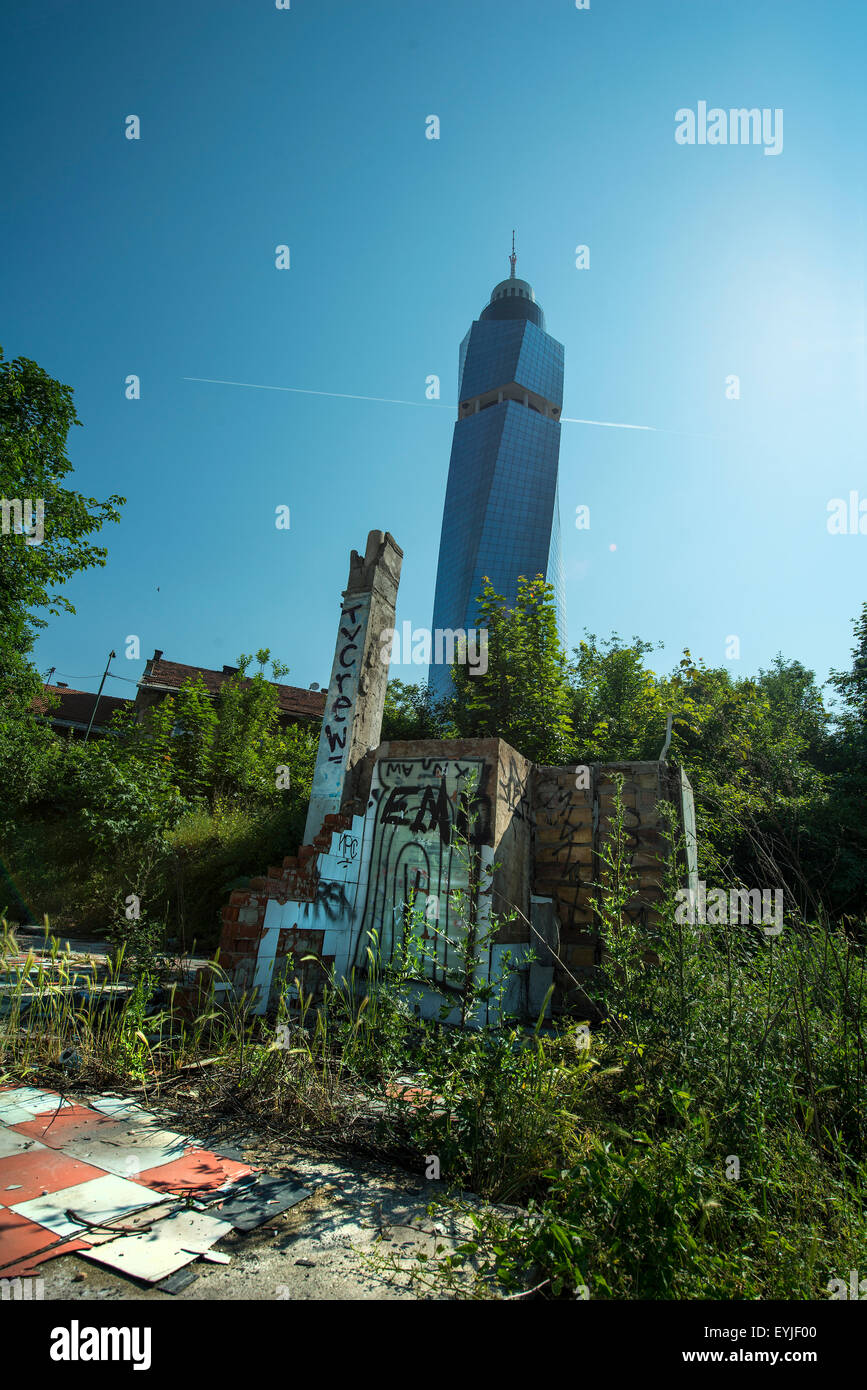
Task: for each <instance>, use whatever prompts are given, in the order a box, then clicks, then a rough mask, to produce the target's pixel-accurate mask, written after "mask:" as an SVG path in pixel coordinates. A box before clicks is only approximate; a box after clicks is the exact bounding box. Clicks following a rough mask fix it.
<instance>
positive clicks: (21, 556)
mask: <svg viewBox="0 0 867 1390" xmlns="http://www.w3.org/2000/svg"><path fill="white" fill-rule="evenodd" d="M80 423H81V422H80V420H79V419H78V417H77V415H76V413H75V407H74V405H73V401H72V390H71V389H70V387H68V386H63V385H61V384H60V383H59V382H57V381H54V380H53V379H52V378H51V377H50V376H49V375H48V373H47V372H45V371H43V369H42V368H41V367H40V366H38V365H37V363H36V362H32V361H31V360H30V359H29V358H26V357H19V358H17V359H16V360H15V361H13V362H10V361H8V360H7V359H6V358H5V357H4V355H3V351H2V348H0V498H5V499H6V500H7V501H8V502H11V501H12V500H13V499H18V500H19V501H20V502H21V503H22V506H23V503H24V501H25V500H27V499H29V500H30V502H31V504H32V505H33V507H34V509H35V507H36V504H37V502H39V501H40V500H41V501H42V502H44V506H45V517H44V523H43V527H44V536H43V539H42V541H41V543H40V544H28V543H27V538H26V537H25V536H24V535H21V534H14V533H10V534H8V535H0V549H2V564H0V707H2V706H3V705H6V706H7V707H11V708H15V709H20V708H22V707H26V706H27V705H28V704H29V703H30V699H32V696H33V694H34V693H36V688H37V682H36V680H35V676H34V674H33V672H32V670H31V669H30V667H29V666H28V663H27V657H28V654H29V653H30V651H31V649H32V646H33V642H34V638H35V633H36V631H37V629H39V628H41V627H44V626H45V619H44V618H42V617H40V616H38V615H36V614H34V612H33V610H34V609H40V608H41V609H47V610H48V612H49V613H50V614H57V613H59V612H61V611H65V612H68V613H74V612H75V609H74V608H73V606H72V604H71V603H70V601H69V599H68V598H66V597H65V595H63V594H61V593H59V592H58V589H59V587H60V586H62V585H63V584H64V583H65V581H66V580H67V579H69V578H70V576H71V575H73V574H77V573H78V572H79V571H81V570H86V569H90V568H91V567H92V566H94V565H104V564H105V557H106V551H105V549H104V548H103V547H101V546H97V545H94V544H93V543H92V541H91V537H92V536H93V535H94V533H96V532H97V531H99V530H100V529H101V527H102V526H103V524H104V523H105V522H106V521H119V520H120V512H119V510H118V508H119V507H120V506H121V505H122V504H123V502H124V501H125V499H124V498H123V497H119V496H116V495H115V494H112V495H111V496H110V497H109V498H108V499H107V500H106V501H105V502H99V501H97V499H96V498H95V497H85V496H83V495H82V494H81V493H80V492H75V491H73V490H71V489H70V488H67V487H64V485H63V479H64V478H65V477H66V476H67V474H68V473H70V472H71V471H72V464H71V462H70V461H69V458H68V457H67V452H66V450H67V436H68V434H69V431H70V429H71V428H72V427H73V426H74V425H80Z"/></svg>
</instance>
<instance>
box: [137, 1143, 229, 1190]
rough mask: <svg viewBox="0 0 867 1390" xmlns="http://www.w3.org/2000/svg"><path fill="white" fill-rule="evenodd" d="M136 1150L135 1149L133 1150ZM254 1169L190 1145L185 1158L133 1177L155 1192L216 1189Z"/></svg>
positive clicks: (149, 1169) (148, 1169)
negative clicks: (192, 1147) (191, 1147)
mask: <svg viewBox="0 0 867 1390" xmlns="http://www.w3.org/2000/svg"><path fill="white" fill-rule="evenodd" d="M131 1152H134V1150H131ZM252 1171H253V1169H252V1168H250V1167H249V1166H248V1165H247V1164H246V1163H236V1162H235V1161H234V1159H231V1158H218V1157H217V1155H216V1154H213V1153H211V1152H210V1151H209V1150H208V1149H190V1150H189V1152H188V1153H187V1154H186V1155H185V1156H184V1158H176V1159H174V1160H173V1161H172V1162H171V1163H162V1164H160V1166H159V1168H146V1169H145V1171H144V1172H143V1173H139V1174H138V1175H137V1177H135V1178H134V1179H133V1181H134V1182H140V1183H141V1184H142V1185H143V1186H144V1187H150V1188H152V1189H153V1191H154V1192H178V1193H183V1194H184V1195H186V1194H187V1193H195V1192H213V1191H214V1190H215V1189H216V1188H218V1187H222V1186H223V1184H224V1183H226V1182H236V1181H237V1179H238V1178H246V1177H247V1176H248V1175H249V1174H250V1173H252Z"/></svg>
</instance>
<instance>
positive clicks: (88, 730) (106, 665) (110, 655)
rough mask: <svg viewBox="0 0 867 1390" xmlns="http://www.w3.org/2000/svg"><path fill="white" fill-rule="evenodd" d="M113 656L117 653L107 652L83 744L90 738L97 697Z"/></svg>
mask: <svg viewBox="0 0 867 1390" xmlns="http://www.w3.org/2000/svg"><path fill="white" fill-rule="evenodd" d="M115 656H117V652H109V654H108V661H107V662H106V663H105V670H104V671H103V673H102V680H101V681H100V682H99V689H98V690H97V692H96V699H95V700H94V702H93V710H92V712H91V716H90V723H89V724H88V726H87V733H86V734H85V735H84V741H85V743H87V740H88V739H89V738H90V731H91V729H92V728H93V721H94V719H95V718H96V709H97V705H98V704H99V697H100V695H101V694H102V687H103V686H104V685H105V678H106V676H107V675H108V668H109V666H110V665H111V662H112V658H113V657H115Z"/></svg>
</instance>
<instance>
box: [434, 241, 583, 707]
mask: <svg viewBox="0 0 867 1390" xmlns="http://www.w3.org/2000/svg"><path fill="white" fill-rule="evenodd" d="M510 261H511V265H512V273H511V275H510V277H509V279H508V280H502V281H501V282H500V284H499V285H496V286H495V287H494V290H493V293H492V294H491V299H490V303H489V304H488V305H486V307H485V308H484V309H483V310H482V312H481V314H480V315H479V317H478V319H476V321H475V322H474V323H473V325H472V327H471V328H470V331H469V333H468V334H467V336H466V337H465V338H464V340H463V342H462V343H461V352H460V364H459V367H458V418H457V421H456V423H455V429H454V436H453V439H452V452H451V460H450V462H449V477H448V485H447V488H446V500H445V508H444V510H443V525H442V533H441V536H440V551H439V563H438V566H437V582H436V594H435V597H434V613H433V629H434V631H436V629H437V628H440V629H448V628H451V629H455V628H464V629H466V628H470V627H474V626H475V625H476V613H477V609H476V602H475V601H476V598H477V596H478V594H479V593H480V592H481V588H482V580H483V578H484V576H485V575H487V576H488V578H489V579H490V581H491V583H492V584H493V586H494V589H495V591H496V593H498V594H503V595H504V596H505V598H506V599H507V601H509V602H512V603H513V602H514V601H515V598H516V596H517V592H518V576H519V575H524V576H525V577H526V578H527V579H534V578H535V576H536V575H537V574H542V575H544V576H545V578H546V579H547V581H548V583H549V584H553V586H554V596H555V600H556V605H557V629H558V632H559V634H560V641H561V643H562V644H563V646H564V647H565V644H566V596H565V587H564V583H563V558H562V553H561V546H560V504H559V497H558V487H557V473H558V465H559V457H560V412H561V410H562V406H563V345H562V343H558V342H557V341H556V339H555V338H552V337H551V336H550V335H549V334H548V333H546V332H545V316H544V314H543V313H542V309H541V307H540V306H539V305H538V304H537V303H536V296H535V294H534V293H533V289H532V286H531V285H529V284H528V283H527V281H526V280H518V279H516V277H515V254H514V249H513V252H512V255H511V257H510ZM429 679H430V684H431V687H432V689H433V691H434V692H435V693H436V694H438V695H444V694H448V693H449V692H450V690H451V688H452V687H451V676H450V674H449V669H448V667H444V666H437V665H432V666H431V668H430V678H429Z"/></svg>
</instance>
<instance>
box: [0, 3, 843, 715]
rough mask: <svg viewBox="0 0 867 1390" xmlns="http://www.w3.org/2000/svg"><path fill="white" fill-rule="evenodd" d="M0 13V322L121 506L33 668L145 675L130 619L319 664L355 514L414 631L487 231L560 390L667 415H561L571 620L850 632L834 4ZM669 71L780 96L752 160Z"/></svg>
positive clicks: (776, 639)
mask: <svg viewBox="0 0 867 1390" xmlns="http://www.w3.org/2000/svg"><path fill="white" fill-rule="evenodd" d="M4 10H5V13H4V20H3V26H4V42H3V53H2V57H0V78H2V80H0V104H2V115H3V131H4V137H5V150H4V155H3V191H4V199H3V208H2V213H0V217H2V224H0V225H2V233H0V235H2V246H3V256H2V269H0V280H2V315H0V332H2V342H3V345H4V348H5V350H6V353H7V356H10V357H13V356H18V355H24V356H28V357H32V358H35V359H36V360H37V361H38V362H39V363H40V364H41V365H42V366H43V367H45V368H46V369H47V370H48V371H49V372H50V373H51V374H52V375H53V376H55V377H57V378H59V379H60V380H61V381H64V382H67V383H69V384H70V385H71V386H72V387H73V388H74V390H75V399H76V404H77V409H78V412H79V415H80V417H81V419H82V421H83V422H84V426H85V428H84V429H82V430H78V431H75V433H74V436H73V438H72V446H71V451H72V452H71V456H72V458H73V462H74V464H75V468H76V472H75V474H74V477H73V481H74V485H75V486H77V487H78V488H80V489H81V490H82V491H84V492H85V493H87V494H93V495H95V496H98V497H104V496H107V495H108V494H109V493H111V492H118V493H121V494H123V495H125V496H126V497H127V498H128V499H129V500H128V502H127V505H126V507H125V509H124V519H123V522H122V524H121V525H119V526H112V527H109V528H107V529H106V530H105V531H104V532H103V536H104V539H105V542H106V543H107V545H108V547H109V560H108V564H107V567H106V568H105V569H102V570H94V571H92V572H90V573H88V574H86V575H83V576H80V577H78V578H77V579H76V580H74V581H73V582H72V583H71V584H70V585H69V586H68V593H69V596H70V598H71V599H72V601H73V602H74V603H75V605H76V607H77V609H78V612H77V616H75V617H74V618H73V617H63V618H59V619H55V620H52V622H51V625H50V627H49V628H48V630H47V632H46V633H45V634H44V636H43V637H42V638H41V639H40V641H39V644H38V648H37V654H36V656H37V662H38V664H39V666H40V669H42V670H43V671H44V670H46V669H47V668H48V667H49V666H56V668H57V673H58V674H57V677H56V679H65V680H67V681H68V683H69V684H71V685H73V686H78V687H80V688H84V689H95V688H96V685H97V683H98V675H99V673H100V672H101V671H102V667H103V665H104V662H105V657H106V655H107V653H108V651H109V649H110V648H111V647H115V649H116V650H117V651H118V654H119V655H118V659H117V660H116V661H115V662H114V663H113V669H114V670H115V671H117V672H118V674H120V675H123V676H125V677H127V679H130V680H132V679H135V678H137V677H138V676H139V674H140V673H141V670H142V661H138V662H134V661H128V660H125V659H124V656H123V643H124V640H125V638H126V637H127V635H128V634H137V635H138V636H139V638H140V640H141V651H142V658H144V657H146V656H149V655H150V654H151V653H152V651H153V649H154V648H155V647H160V648H162V649H163V651H164V652H165V655H166V657H167V658H169V659H171V660H176V661H184V662H189V663H193V664H201V665H206V666H217V667H219V666H221V665H222V664H223V663H224V662H228V663H233V662H234V661H235V659H236V657H237V655H238V653H239V652H240V651H242V650H243V651H248V652H250V651H255V650H256V649H257V648H258V647H261V646H269V647H270V648H271V649H272V651H273V652H274V654H275V655H276V656H278V657H279V658H280V659H282V660H284V661H286V662H287V663H288V664H289V666H290V667H291V673H290V675H289V677H288V680H289V681H291V682H293V683H297V684H300V685H307V684H309V683H310V682H311V681H320V682H325V681H327V679H328V674H329V670H330V664H331V657H332V652H333V643H334V636H335V623H336V615H337V607H338V602H339V595H340V590H341V588H342V586H343V584H344V582H345V578H346V571H347V565H348V554H349V551H350V549H351V548H353V547H356V548H363V546H364V541H365V538H366V535H367V532H368V530H369V529H371V528H372V527H380V528H383V529H387V530H390V531H391V532H392V533H393V535H394V536H395V538H396V539H397V541H398V543H399V544H400V545H401V546H402V547H403V549H404V552H405V559H404V568H403V577H402V581H401V592H400V599H399V607H398V621H401V622H402V621H403V620H405V619H408V620H409V621H411V622H412V624H413V626H414V627H421V626H425V627H426V626H428V625H429V623H430V618H431V609H432V602H433V591H434V579H435V573H436V557H437V549H438V544H439V532H440V521H441V517H442V504H443V498H444V494H445V484H446V475H447V470H448V460H449V449H450V444H451V433H452V424H453V418H454V417H453V411H452V407H453V405H454V401H455V391H456V384H455V382H456V372H457V354H458V345H459V343H460V340H461V338H462V337H463V335H464V333H465V332H466V330H467V328H468V327H469V325H470V323H471V321H472V320H473V319H474V318H475V317H477V316H478V314H479V312H480V311H481V309H482V307H483V306H484V304H485V303H486V301H487V299H488V296H489V294H490V291H491V289H492V287H493V285H494V284H495V283H496V282H497V281H498V280H500V279H501V278H503V277H504V276H505V275H507V274H508V260H507V255H508V251H509V242H510V235H511V229H512V227H513V226H514V227H517V229H518V253H519V259H518V274H519V275H520V276H523V277H525V278H526V279H528V280H529V281H531V283H532V284H533V285H534V286H535V289H536V295H537V298H538V299H539V301H540V302H541V304H542V306H543V308H544V309H545V313H546V316H547V327H548V331H549V332H551V333H552V334H553V335H554V336H555V337H556V338H558V339H560V341H562V342H563V343H564V344H565V347H566V389H565V400H564V412H563V413H564V415H565V416H567V417H582V418H588V419H592V420H601V421H613V422H624V423H631V424H639V425H651V426H653V427H654V430H655V431H656V432H649V431H634V430H623V429H606V428H600V427H597V426H590V425H583V424H564V426H563V433H562V447H561V465H560V500H561V514H562V522H563V534H564V544H565V557H564V558H565V567H566V585H567V606H568V621H569V631H570V640H571V641H572V642H573V643H574V642H577V641H578V639H579V638H580V636H581V633H582V630H583V629H584V628H585V627H588V628H590V629H591V630H592V631H594V632H596V633H598V634H607V633H608V632H609V631H611V630H612V629H617V630H619V631H620V632H621V634H623V635H625V636H631V635H632V634H634V633H637V634H640V635H641V636H643V637H645V638H652V639H654V640H656V639H661V640H663V641H664V643H665V650H664V652H662V653H660V654H659V655H658V656H657V658H656V662H655V665H656V666H657V669H669V668H670V667H671V666H673V665H674V664H675V662H676V661H677V659H678V657H679V654H680V651H681V649H682V648H683V647H684V646H688V647H689V648H690V649H691V651H692V653H693V655H694V656H695V657H703V658H704V659H705V660H706V661H708V662H709V663H712V664H719V663H722V662H723V661H724V660H725V643H726V638H727V637H728V636H730V635H732V634H734V635H737V636H739V638H740V643H741V659H740V661H738V662H732V663H731V664H732V667H733V669H734V670H735V671H737V672H739V673H741V674H747V673H750V672H754V671H755V670H757V669H758V667H760V666H766V665H767V664H768V663H769V662H770V661H771V660H772V659H773V656H774V654H775V653H776V652H777V651H778V650H782V651H783V653H784V654H786V655H787V656H797V657H799V658H800V659H801V660H803V661H804V662H806V663H807V664H808V665H810V666H812V667H813V668H814V669H816V671H817V673H818V674H819V676H820V678H821V679H824V677H825V675H826V674H827V671H828V669H829V667H833V666H838V667H839V666H845V665H847V664H848V659H849V649H850V646H851V627H850V624H851V620H852V618H853V617H855V615H856V614H857V613H858V611H859V610H860V606H861V603H862V601H863V600H864V599H865V598H867V535H865V536H860V535H857V536H832V535H829V534H828V531H827V529H826V519H827V503H828V501H829V499H830V498H833V497H847V496H848V493H849V492H850V490H852V489H857V490H859V491H860V494H861V496H863V497H864V498H867V465H865V449H864V444H865V419H864V403H865V397H864V332H865V325H864V236H865V221H864V201H865V200H864V170H865V132H867V121H865V115H867V112H865V106H867V84H865V80H864V74H865V71H867V61H865V59H867V43H865V37H867V11H865V9H864V6H863V4H862V3H861V0H857V2H856V0H849V3H844V2H843V0H840V2H838V3H835V4H833V5H830V6H826V5H819V4H816V3H813V2H812V0H809V2H808V0H761V3H757V0H728V3H726V4H711V3H701V4H696V3H693V0H659V2H658V3H648V2H647V0H591V8H590V9H589V10H585V11H579V10H576V9H575V6H574V3H573V0H524V2H523V3H518V0H473V3H467V0H439V3H437V4H435V5H432V4H429V3H421V0H367V3H364V4H358V3H352V2H351V0H332V2H331V3H329V0H292V5H291V9H290V10H288V11H281V10H277V8H276V7H275V5H274V3H273V0H183V3H180V4H179V3H178V0H146V2H145V3H138V4H120V3H118V2H117V0H87V3H86V4H82V3H80V0H66V2H65V3H63V2H62V0H40V3H30V4H23V3H19V4H18V5H13V4H10V5H8V6H6V7H4ZM699 101H707V103H708V105H709V106H710V107H713V106H719V107H722V108H724V109H728V108H730V107H740V106H748V107H752V106H756V107H759V108H765V107H768V108H773V109H776V108H782V109H783V112H784V127H783V129H784V146H783V151H782V153H781V154H779V155H777V156H767V155H765V154H764V153H763V150H762V149H761V148H760V147H752V146H751V147H737V146H731V145H729V146H715V147H711V146H699V145H694V146H681V145H678V144H677V143H676V142H675V139H674V130H675V111H676V110H678V109H679V108H683V107H691V108H693V109H695V108H696V106H697V103H698V102H699ZM130 114H135V115H138V116H139V117H140V119H141V139H140V140H139V141H129V140H127V139H126V138H125V137H124V122H125V118H126V117H127V116H128V115H130ZM431 114H435V115H437V116H439V119H440V122H441V138H440V139H439V140H438V141H434V140H428V139H426V138H425V118H426V117H427V116H428V115H431ZM281 243H285V244H288V245H289V247H290V251H291V269H289V270H288V271H278V270H277V269H276V268H275V265H274V260H275V247H276V246H277V245H278V244H281ZM578 244H587V245H589V247H590V253H591V254H590V269H589V270H578V269H576V268H575V247H576V246H577V245H578ZM130 373H135V374H137V375H139V376H140V378H141V383H142V395H141V400H139V401H136V402H131V401H128V400H126V399H125V397H124V380H125V378H126V377H127V375H128V374H130ZM433 373H435V374H437V375H438V376H439V377H440V378H441V381H442V399H441V401H440V402H439V403H435V402H428V401H426V400H425V379H426V378H427V377H428V376H429V375H430V374H433ZM729 374H737V375H738V376H739V377H740V382H741V388H740V389H741V398H740V400H736V401H734V400H727V399H726V395H725V384H726V377H727V376H728V375H729ZM189 377H203V378H219V379H224V380H228V381H233V382H252V383H260V384H262V385H267V386H282V387H295V388H303V389H306V390H308V391H313V392H326V393H328V392H333V393H344V394H345V395H346V396H361V397H386V398H395V399H397V400H400V401H409V402H413V404H408V405H403V404H387V403H377V402H375V401H371V400H360V399H343V398H341V396H340V395H339V394H335V395H333V396H329V395H327V394H326V395H305V394H291V393H287V392H281V391H268V390H252V389H245V388H242V387H238V386H223V385H210V384H203V383H201V382H194V381H189V380H186V379H185V378H189ZM446 407H448V408H446ZM280 504H285V505H287V506H289V507H290V508H291V529H290V530H289V531H281V530H277V529H276V527H275V525H274V513H275V508H276V507H277V506H278V505H280ZM579 504H587V505H589V506H590V509H591V527H590V530H589V531H578V530H576V529H575V526H574V517H575V509H576V506H578V505H579ZM611 546H616V550H612V549H611V548H610V547H611ZM395 673H396V674H400V675H402V676H403V677H405V678H406V677H410V678H412V677H413V676H414V675H415V676H417V675H420V674H423V671H420V670H418V669H416V670H415V671H413V668H411V667H409V668H403V669H402V670H400V671H396V672H395ZM106 688H107V690H108V691H109V692H110V693H112V694H116V695H120V694H131V693H133V687H132V686H131V685H124V684H122V683H121V682H120V681H112V682H109V684H108V686H107V687H106Z"/></svg>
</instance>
